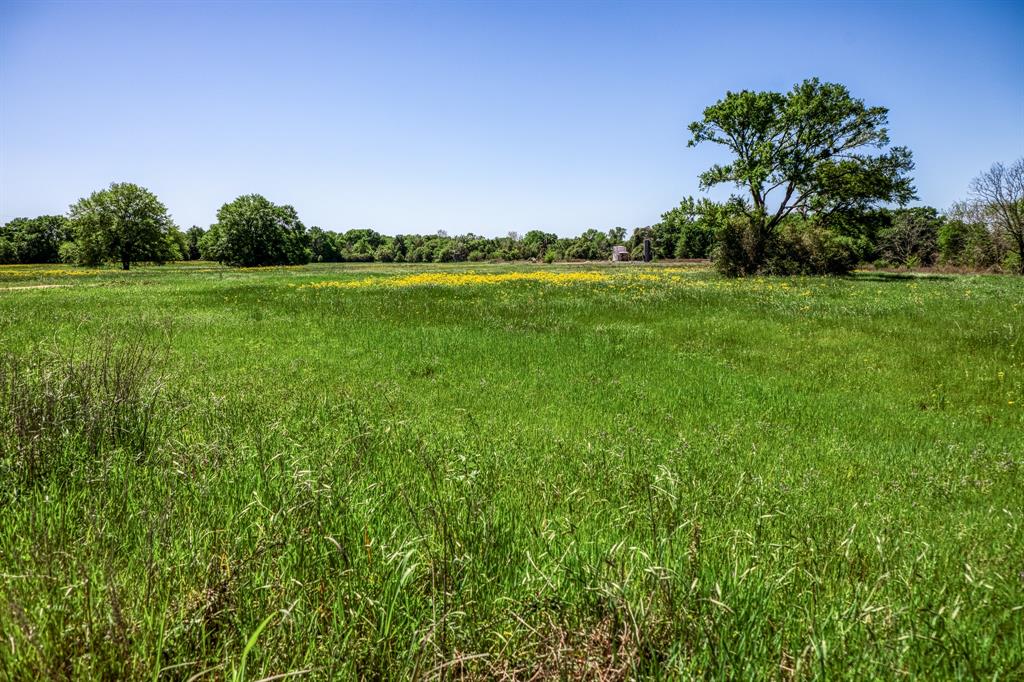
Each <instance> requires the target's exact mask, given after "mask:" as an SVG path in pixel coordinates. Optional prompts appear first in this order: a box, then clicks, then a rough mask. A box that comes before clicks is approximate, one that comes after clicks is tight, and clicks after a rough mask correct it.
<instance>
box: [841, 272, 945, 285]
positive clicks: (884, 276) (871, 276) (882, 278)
mask: <svg viewBox="0 0 1024 682" xmlns="http://www.w3.org/2000/svg"><path fill="white" fill-rule="evenodd" d="M954 277H955V276H954V275H939V274H931V273H918V272H855V273H853V274H851V275H847V277H846V279H850V280H854V281H858V282H890V283H895V282H906V281H918V280H922V279H927V280H932V281H936V282H943V281H947V280H952V279H954Z"/></svg>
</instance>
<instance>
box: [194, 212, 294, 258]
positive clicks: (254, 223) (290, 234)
mask: <svg viewBox="0 0 1024 682" xmlns="http://www.w3.org/2000/svg"><path fill="white" fill-rule="evenodd" d="M308 242H309V237H308V235H307V234H306V228H305V226H304V225H303V224H302V222H301V221H300V220H299V216H298V214H297V213H296V212H295V209H294V208H292V207H291V206H277V205H275V204H273V203H271V202H270V201H268V200H267V199H266V198H264V197H262V196H260V195H259V194H247V195H245V196H240V197H238V198H237V199H235V200H234V201H232V202H230V203H227V204H224V205H223V206H221V207H220V210H218V211H217V223H216V224H215V225H213V226H211V227H210V231H209V232H208V233H207V234H206V235H205V236H204V237H203V238H202V240H201V241H200V250H201V251H202V252H203V257H204V258H212V259H214V260H218V261H220V262H222V263H227V264H228V265H242V266H257V265H295V264H301V263H308V262H309V257H310V253H309V244H308Z"/></svg>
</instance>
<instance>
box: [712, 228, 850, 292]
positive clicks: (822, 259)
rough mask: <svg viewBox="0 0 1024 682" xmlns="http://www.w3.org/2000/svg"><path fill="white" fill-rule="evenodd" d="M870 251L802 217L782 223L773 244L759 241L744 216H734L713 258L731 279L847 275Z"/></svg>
mask: <svg viewBox="0 0 1024 682" xmlns="http://www.w3.org/2000/svg"><path fill="white" fill-rule="evenodd" d="M868 249H869V244H868V243H867V240H864V239H857V238H854V237H850V236H848V235H843V234H839V233H838V232H836V231H834V230H831V229H828V228H825V227H822V226H821V225H819V224H817V223H815V222H814V221H811V220H804V219H802V218H799V217H791V218H790V219H789V220H787V221H786V222H784V223H783V224H782V226H781V227H780V228H779V229H778V230H777V232H776V233H775V234H774V235H772V236H771V237H770V238H767V239H765V238H760V239H759V237H758V235H756V234H755V233H754V227H753V226H752V224H751V222H750V221H749V220H747V219H746V217H745V216H742V215H733V216H732V217H731V218H729V220H727V221H725V222H724V223H722V225H721V226H720V227H719V228H718V230H717V231H716V233H715V246H714V254H713V258H714V263H715V268H716V269H717V270H718V271H719V272H720V273H722V274H723V275H726V276H728V277H743V276H746V275H752V274H757V273H766V274H772V275H844V274H847V273H849V272H850V271H851V270H853V268H855V267H856V266H857V264H858V263H859V262H861V260H862V258H863V256H864V254H865V253H866V252H867V251H868ZM762 253H763V254H764V255H763V256H761V255H759V254H762Z"/></svg>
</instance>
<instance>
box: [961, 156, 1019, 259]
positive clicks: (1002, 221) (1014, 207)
mask: <svg viewBox="0 0 1024 682" xmlns="http://www.w3.org/2000/svg"><path fill="white" fill-rule="evenodd" d="M971 199H972V201H973V203H974V204H975V206H976V207H977V212H978V214H979V215H980V216H981V217H982V218H983V219H984V220H985V221H986V222H987V223H988V225H989V229H990V230H991V231H992V232H994V233H995V234H996V235H1005V237H1006V239H1007V241H1009V242H1010V244H1011V245H1012V246H1013V249H1014V251H1015V252H1016V254H1017V259H1016V260H1017V262H1016V263H1015V269H1016V270H1017V273H1018V274H1021V275H1024V157H1022V158H1020V159H1017V161H1015V162H1014V163H1012V164H1011V165H1009V166H1006V165H1004V164H1002V163H996V164H994V165H993V166H992V167H991V168H990V169H988V170H987V171H985V172H984V173H982V174H981V175H979V176H978V177H976V178H975V179H974V180H973V181H972V182H971Z"/></svg>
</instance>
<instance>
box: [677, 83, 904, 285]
mask: <svg viewBox="0 0 1024 682" xmlns="http://www.w3.org/2000/svg"><path fill="white" fill-rule="evenodd" d="M887 122H888V110H887V109H885V108H884V107H868V106H866V105H865V104H864V102H863V100H859V99H854V98H853V97H852V96H851V95H850V93H849V91H848V90H847V89H846V87H844V86H843V85H839V84H837V83H822V82H820V81H819V80H818V79H817V78H814V79H810V80H805V81H804V82H803V83H800V84H799V85H797V86H795V87H794V88H793V89H792V90H791V91H790V92H788V93H785V94H783V93H778V92H751V91H749V90H744V91H742V92H728V93H726V96H725V98H724V99H722V100H719V101H718V102H716V103H715V104H713V105H711V106H710V107H708V108H707V109H705V110H704V118H703V119H702V120H700V121H696V122H694V123H692V124H690V132H691V133H692V134H693V138H692V139H691V140H690V142H689V145H690V146H691V147H692V146H695V145H697V144H700V143H702V142H713V143H715V144H720V145H722V146H724V147H726V148H727V149H728V150H729V151H730V153H731V154H732V156H733V158H732V160H731V161H730V162H729V163H727V164H725V165H718V164H716V165H714V166H712V167H711V168H709V169H708V170H707V171H705V172H704V173H702V174H701V176H700V183H701V187H702V188H704V189H707V188H710V187H713V186H715V185H719V184H721V183H731V184H733V185H735V186H736V187H738V188H740V189H742V190H743V191H744V192H746V194H747V196H746V197H745V198H744V197H737V199H739V203H738V205H739V206H740V209H741V211H742V213H743V214H744V220H743V221H742V222H739V223H735V222H734V223H733V227H736V228H737V229H742V230H743V231H747V232H749V234H747V235H745V236H744V237H743V238H742V239H741V240H739V241H735V240H734V242H735V243H734V246H742V249H743V250H746V251H749V253H748V254H746V255H745V256H744V261H745V263H744V264H743V267H742V268H741V269H740V270H739V274H752V272H757V271H759V270H760V269H761V268H762V267H763V266H764V264H765V262H766V259H767V257H768V255H769V250H770V245H771V242H772V240H773V239H774V237H775V235H776V232H777V229H778V227H779V226H780V225H781V224H782V222H783V221H784V220H785V219H786V217H787V216H789V215H790V214H791V213H793V212H794V211H796V212H799V213H801V214H803V215H805V216H806V215H815V216H818V217H821V218H826V219H827V218H828V217H829V216H830V215H831V214H833V213H840V212H843V213H849V212H853V211H863V210H867V209H869V208H871V207H872V206H874V205H876V204H878V203H898V204H900V205H902V204H904V203H906V202H907V201H910V200H911V199H913V198H915V193H914V187H913V185H912V183H911V180H910V178H909V176H908V173H909V172H910V170H912V169H913V161H912V157H911V153H910V150H908V149H907V148H905V147H892V148H891V149H889V150H888V151H887V152H884V153H880V154H874V155H873V154H870V153H867V152H866V150H870V149H884V148H886V147H888V145H889V134H888V130H887V129H886V127H885V126H886V123H887ZM730 248H732V246H731V247H730Z"/></svg>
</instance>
